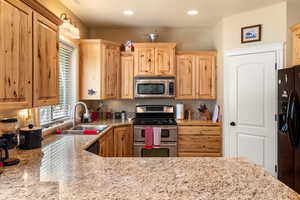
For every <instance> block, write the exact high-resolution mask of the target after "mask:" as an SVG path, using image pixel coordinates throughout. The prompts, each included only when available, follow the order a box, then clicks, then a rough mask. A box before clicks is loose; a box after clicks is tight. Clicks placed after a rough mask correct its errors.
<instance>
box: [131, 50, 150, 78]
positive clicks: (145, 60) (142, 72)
mask: <svg viewBox="0 0 300 200" xmlns="http://www.w3.org/2000/svg"><path fill="white" fill-rule="evenodd" d="M136 52H137V53H136V59H135V65H134V68H135V70H134V75H135V76H153V75H155V64H154V63H155V60H154V58H155V56H154V54H155V51H154V48H137V49H136Z"/></svg>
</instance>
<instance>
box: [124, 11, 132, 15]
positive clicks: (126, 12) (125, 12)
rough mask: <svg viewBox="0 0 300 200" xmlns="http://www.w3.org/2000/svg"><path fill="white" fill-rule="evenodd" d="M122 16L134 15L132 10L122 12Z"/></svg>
mask: <svg viewBox="0 0 300 200" xmlns="http://www.w3.org/2000/svg"><path fill="white" fill-rule="evenodd" d="M123 14H124V15H134V12H133V11H132V10H124V11H123Z"/></svg>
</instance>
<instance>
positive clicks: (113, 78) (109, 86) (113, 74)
mask: <svg viewBox="0 0 300 200" xmlns="http://www.w3.org/2000/svg"><path fill="white" fill-rule="evenodd" d="M103 53H104V57H103V58H104V59H103V61H104V65H103V68H102V70H103V72H104V73H103V76H104V78H103V80H104V82H102V83H103V87H102V94H103V99H116V98H118V97H119V90H120V89H119V88H120V87H119V83H120V82H119V75H120V50H119V47H116V46H113V45H106V44H104V45H103Z"/></svg>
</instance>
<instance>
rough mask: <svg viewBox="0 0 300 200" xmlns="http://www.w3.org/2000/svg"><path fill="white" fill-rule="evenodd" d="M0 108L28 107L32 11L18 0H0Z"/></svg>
mask: <svg viewBox="0 0 300 200" xmlns="http://www.w3.org/2000/svg"><path fill="white" fill-rule="evenodd" d="M0 13H1V14H0V110H2V109H13V108H14V109H22V108H30V107H32V85H33V84H32V15H33V10H32V9H31V8H30V7H28V6H27V5H25V4H24V3H22V2H20V1H18V0H2V1H0Z"/></svg>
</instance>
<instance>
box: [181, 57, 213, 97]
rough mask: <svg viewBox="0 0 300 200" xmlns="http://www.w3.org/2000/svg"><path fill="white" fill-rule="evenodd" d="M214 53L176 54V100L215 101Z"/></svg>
mask: <svg viewBox="0 0 300 200" xmlns="http://www.w3.org/2000/svg"><path fill="white" fill-rule="evenodd" d="M215 60H216V52H215V51H193V52H178V55H177V97H176V98H177V99H216V63H215Z"/></svg>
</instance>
